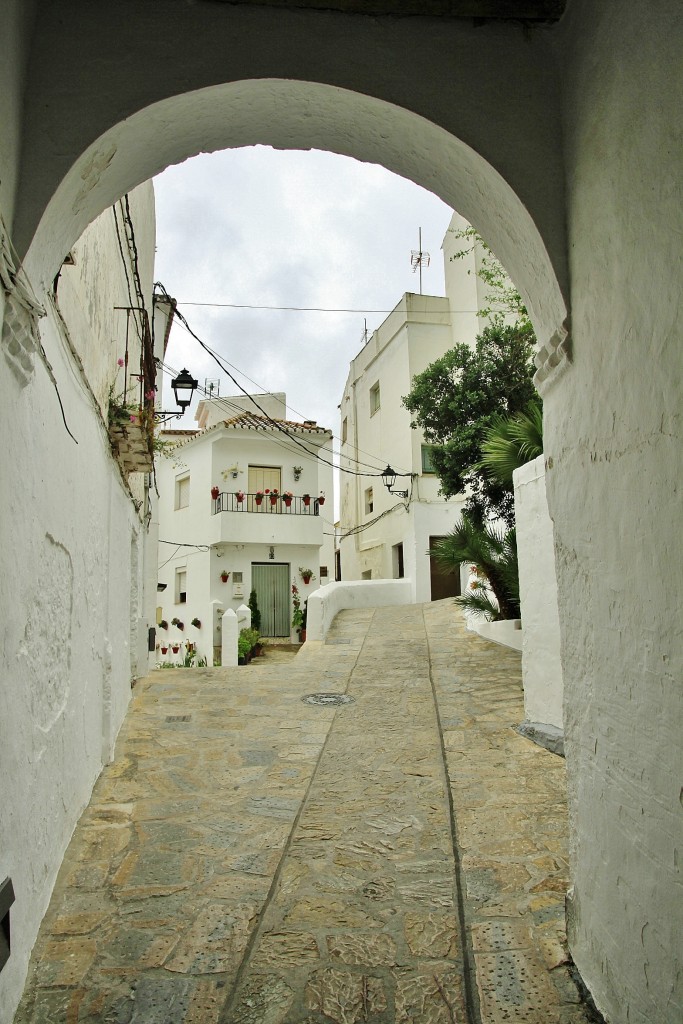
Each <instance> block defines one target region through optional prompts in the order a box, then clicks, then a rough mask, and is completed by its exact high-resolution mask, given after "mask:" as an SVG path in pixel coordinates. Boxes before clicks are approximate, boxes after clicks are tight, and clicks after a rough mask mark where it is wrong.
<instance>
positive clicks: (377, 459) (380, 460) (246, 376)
mask: <svg viewBox="0 0 683 1024" xmlns="http://www.w3.org/2000/svg"><path fill="white" fill-rule="evenodd" d="M179 323H180V326H181V327H182V328H183V330H184V331H186V332H187V333H188V334H191V331H189V329H188V328H187V327H185V325H184V324H183V323H182V322H180V321H179ZM207 348H210V346H207ZM211 351H214V354H216V355H218V353H216V352H215V350H211ZM220 358H221V359H224V361H225V363H226V364H227V365H228V366H230V367H232V369H233V370H235V371H236V372H237V373H239V374H241V376H242V377H244V379H245V380H248V381H249V383H250V384H253V385H254V386H255V387H257V388H259V389H260V391H261V392H262V393H264V394H266V395H269V396H270V397H274V396H273V393H272V391H268V389H267V388H264V387H263V385H262V384H259V382H258V381H256V380H254V379H253V377H250V376H249V374H248V373H245V372H244V370H240V369H239V367H237V366H235V365H234V363H231V362H229V361H228V360H227V359H225V357H224V356H221V357H220ZM177 372H178V371H177V370H176V371H175V373H177ZM290 408H291V409H292V412H294V413H296V415H297V416H301V417H302V418H303V419H306V416H305V414H304V413H302V412H301V411H300V410H299V409H295V408H294V407H293V406H291V407H290ZM332 438H333V440H335V441H339V443H340V444H345V443H346V442H345V441H344V440H343V439H342V438H341V437H339V435H338V434H332ZM357 451H359V452H360V453H361V454H363V455H367V456H368V457H369V458H371V459H374V460H375V462H376V463H378V464H380V465H381V464H382V463H383V462H384V459H383V458H380V456H378V455H374V454H373V453H372V452H367V451H364V450H363V449H362V448H358V449H357ZM345 458H348V459H350V461H352V462H355V464H356V465H357V466H366V467H367V468H368V469H377V466H375V465H373V464H372V463H370V462H364V461H363V460H362V459H357V458H352V457H351V456H348V455H347V456H345ZM336 468H338V467H336V466H335V469H336ZM380 475H381V474H380ZM408 475H409V474H407V473H397V476H408Z"/></svg>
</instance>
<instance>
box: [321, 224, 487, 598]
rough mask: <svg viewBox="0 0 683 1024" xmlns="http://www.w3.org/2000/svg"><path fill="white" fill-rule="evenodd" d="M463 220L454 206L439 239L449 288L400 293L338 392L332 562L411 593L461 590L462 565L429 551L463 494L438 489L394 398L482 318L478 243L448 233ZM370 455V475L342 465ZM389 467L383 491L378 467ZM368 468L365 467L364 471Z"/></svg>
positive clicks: (469, 337) (357, 464)
mask: <svg viewBox="0 0 683 1024" xmlns="http://www.w3.org/2000/svg"><path fill="white" fill-rule="evenodd" d="M467 226H468V225H467V222H466V221H464V220H463V218H462V217H460V216H459V215H458V214H454V215H453V218H452V220H451V223H450V225H449V228H448V231H447V232H446V235H445V237H444V241H443V255H444V269H445V278H446V291H447V296H446V297H444V296H437V295H415V294H413V293H406V294H405V295H404V296H403V298H402V299H401V301H400V302H399V304H398V305H397V306H396V308H395V309H394V310H393V312H392V313H390V315H389V316H388V317H387V319H386V320H385V321H384V323H383V324H382V325H381V326H380V327H379V328H378V329H377V330H376V331H375V332H374V333H373V334H372V336H371V337H370V339H369V340H368V342H367V343H366V344H365V345H364V347H363V348H362V349H361V351H360V352H359V353H358V355H357V356H356V358H355V359H354V360H353V361H352V362H351V366H350V370H349V376H348V378H347V381H346V385H345V387H344V394H343V397H342V401H341V406H340V410H341V440H342V444H341V466H342V473H341V484H340V490H341V519H340V527H339V536H340V538H341V540H340V542H339V562H340V569H341V574H340V578H341V579H343V580H358V579H392V578H393V579H399V578H402V577H406V578H408V579H410V580H411V582H412V586H413V600H415V601H431V600H437V599H438V598H442V597H449V596H453V595H457V594H459V593H460V592H461V587H462V585H463V584H464V582H465V581H464V580H463V581H461V579H460V574H457V573H454V574H444V573H442V572H440V571H439V569H438V567H437V566H436V563H435V560H434V559H433V558H430V556H429V554H428V552H429V550H430V548H432V547H433V545H434V543H435V541H436V540H438V539H439V538H440V537H443V536H444V535H445V534H447V533H448V532H449V531H450V530H451V529H452V528H453V526H454V525H455V522H456V520H457V519H458V517H459V515H460V512H461V510H462V506H463V502H464V497H463V496H462V495H457V496H455V497H453V498H449V499H445V498H443V497H440V496H439V493H438V491H439V483H440V482H439V478H438V477H437V476H436V475H435V473H434V470H433V468H432V465H431V461H430V446H429V445H428V444H426V443H425V441H424V437H423V434H422V431H421V430H413V429H412V428H411V426H410V421H411V415H410V413H409V412H408V410H407V409H406V408H405V407H404V406H403V405H402V404H401V398H402V397H403V395H407V394H408V392H409V391H410V389H411V385H412V379H413V377H415V375H416V374H418V373H421V372H422V371H423V370H425V369H426V368H427V366H428V365H429V364H430V363H432V362H434V360H435V359H438V358H439V357H440V356H442V355H444V353H445V352H447V351H448V350H449V349H450V348H452V347H453V345H455V344H456V343H457V342H464V343H466V344H470V345H472V344H473V343H474V340H475V338H476V336H477V334H478V333H480V331H481V330H482V328H483V326H484V324H483V322H482V319H481V318H480V317H479V316H478V313H477V311H478V310H479V309H481V308H482V307H483V306H484V305H485V295H484V292H485V286H484V285H483V283H482V281H481V279H480V278H479V277H478V276H477V273H476V271H477V269H478V268H479V266H480V265H481V258H482V251H481V249H480V248H474V249H472V251H471V252H469V253H468V254H467V255H466V256H464V257H462V258H461V259H456V258H454V256H455V253H457V252H459V251H461V250H463V249H471V248H472V243H471V242H469V241H468V240H466V239H465V240H463V239H461V238H459V237H457V236H456V234H455V232H456V231H457V230H458V229H463V228H466V227H467ZM373 460H374V462H376V463H377V466H378V468H377V471H376V473H377V474H378V475H376V476H375V477H374V478H373V477H372V476H370V475H368V476H364V475H363V476H356V475H354V474H353V473H345V472H344V469H350V470H352V471H353V470H362V469H363V468H364V467H363V465H362V464H363V463H368V462H372V461H373ZM387 464H389V465H390V466H391V468H392V469H393V470H394V471H395V472H396V473H397V474H401V475H399V476H398V477H397V480H396V483H395V484H394V486H393V490H395V491H396V490H399V491H401V490H407V492H408V496H407V498H405V499H404V498H400V497H398V496H396V495H395V494H390V493H389V491H388V490H387V488H386V487H385V485H384V483H383V481H382V478H381V476H379V474H380V473H381V471H382V470H383V469H384V468H385V466H386V465H387ZM370 473H372V470H371V469H368V474H370Z"/></svg>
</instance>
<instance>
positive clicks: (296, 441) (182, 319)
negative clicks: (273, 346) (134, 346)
mask: <svg viewBox="0 0 683 1024" xmlns="http://www.w3.org/2000/svg"><path fill="white" fill-rule="evenodd" d="M156 287H158V288H159V289H161V291H162V294H163V295H164V296H165V297H166V298H170V296H169V295H168V292H167V291H166V289H165V288H164V286H163V285H162V284H160V283H159V282H157V283H156ZM175 315H176V316H177V317H178V319H179V320H180V322H181V323H182V324H184V325H185V327H186V329H187V331H188V332H189V333H190V334H191V335H192V337H193V338H194V339H195V341H196V342H197V343H198V344H199V345H200V346H201V347H202V348H203V349H204V351H205V352H207V353H208V354H209V355H210V356H211V358H212V359H213V360H214V362H215V363H216V364H217V365H218V366H219V367H220V369H221V370H222V371H223V373H225V374H226V376H228V377H229V378H230V380H231V381H232V382H233V384H234V385H235V387H237V388H239V390H240V391H241V392H242V394H243V395H244V396H245V397H246V398H248V399H249V400H250V401H251V402H252V403H253V405H255V406H256V408H257V409H258V410H259V412H260V413H261V414H262V415H263V416H264V418H265V419H266V420H267V421H268V422H269V423H270V424H271V426H273V427H275V429H276V430H278V431H280V433H282V434H284V435H285V436H286V437H288V438H289V440H290V441H291V442H292V443H293V444H295V445H296V446H297V447H298V448H300V449H301V450H302V451H304V452H305V453H306V454H307V455H309V456H311V455H312V456H315V457H316V458H318V459H320V461H321V462H323V463H325V465H328V466H332V468H333V469H339V471H340V472H342V473H348V474H350V475H352V476H372V477H379V476H381V475H382V474H381V473H361V472H358V471H356V470H353V469H344V468H343V467H341V466H335V465H334V463H332V462H327V461H326V460H325V459H322V458H320V455H319V454H317V453H316V452H312V451H311V449H310V448H307V447H306V446H305V445H304V444H303V443H302V442H301V441H300V440H299V438H297V437H295V436H294V435H293V434H291V433H290V432H289V431H288V430H287V429H286V427H283V426H282V423H281V422H280V421H278V420H275V419H273V418H272V417H271V416H269V415H268V413H267V412H266V411H265V409H263V408H262V407H261V406H260V405H259V403H258V402H257V401H256V399H255V398H254V396H253V395H250V394H249V392H248V391H246V390H245V389H244V388H243V387H242V385H241V384H240V383H239V381H238V380H237V379H236V378H235V377H234V376H233V374H232V373H230V371H229V370H228V369H227V368H226V366H225V365H224V363H223V362H222V360H221V358H219V357H218V355H216V353H215V352H214V351H213V350H212V349H211V348H209V346H208V345H207V344H206V343H205V342H203V341H202V339H201V338H200V337H199V335H198V334H196V333H195V332H194V331H193V330H192V328H191V327H190V325H189V323H188V322H187V319H186V318H185V316H184V315H183V314H182V313H181V312H180V311H179V310H178V309H177V308H176V314H175ZM237 372H238V373H239V372H241V371H237Z"/></svg>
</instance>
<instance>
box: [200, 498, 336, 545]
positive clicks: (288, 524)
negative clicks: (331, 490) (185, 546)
mask: <svg viewBox="0 0 683 1024" xmlns="http://www.w3.org/2000/svg"><path fill="white" fill-rule="evenodd" d="M324 503H325V499H324V498H323V499H322V501H321V499H319V498H309V499H304V498H303V497H292V498H291V499H287V498H285V497H283V496H282V495H281V494H279V495H273V494H264V495H263V496H259V495H257V494H246V493H245V494H244V497H243V498H242V500H241V501H240V500H238V498H237V494H235V492H234V491H230V492H228V491H223V492H222V493H220V494H219V495H218V497H217V498H212V499H211V513H212V515H213V516H215V517H216V519H215V520H214V522H215V523H216V527H217V528H216V529H214V530H213V531H212V533H213V535H214V540H213V542H214V543H221V542H225V541H233V542H239V543H246V544H248V543H265V542H267V543H279V544H317V545H319V544H322V539H323V523H324V519H323V518H322V516H321V514H320V509H321V507H322V505H324ZM219 513H226V514H225V515H223V514H220V515H219Z"/></svg>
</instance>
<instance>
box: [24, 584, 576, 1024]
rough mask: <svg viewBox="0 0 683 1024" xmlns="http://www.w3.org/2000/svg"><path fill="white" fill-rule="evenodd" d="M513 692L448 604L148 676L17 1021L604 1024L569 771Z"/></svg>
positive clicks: (512, 678)
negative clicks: (575, 943) (584, 913)
mask: <svg viewBox="0 0 683 1024" xmlns="http://www.w3.org/2000/svg"><path fill="white" fill-rule="evenodd" d="M520 676H521V672H520V657H519V655H518V654H516V653H515V652H513V651H510V650H508V649H506V648H503V647H500V646H497V645H495V644H492V643H488V642H487V641H484V640H482V639H480V638H479V637H477V636H475V635H474V634H471V633H467V632H466V631H465V629H464V625H463V623H462V619H461V617H460V614H459V613H458V612H457V611H456V609H455V608H454V605H453V602H452V601H442V602H437V603H434V604H431V605H423V606H422V605H421V606H407V607H398V608H381V609H374V610H372V609H371V610H363V611H349V612H343V613H342V614H340V615H339V616H338V617H337V619H336V621H335V624H334V628H333V630H332V631H331V633H330V634H329V636H328V638H327V641H326V643H324V644H307V645H306V646H305V647H304V648H303V649H302V650H301V652H300V653H299V654H298V655H296V656H292V657H291V658H289V659H286V658H284V657H278V658H273V659H272V661H269V660H268V657H267V656H266V657H265V658H263V659H259V660H257V661H254V662H253V663H252V664H251V665H249V666H247V667H240V668H235V669H199V670H178V671H173V672H171V671H157V672H155V673H154V674H153V675H151V676H149V677H148V678H146V679H144V680H142V681H141V682H139V683H138V685H137V686H136V689H135V692H134V696H133V701H132V704H131V708H130V710H129V713H128V716H127V719H126V722H125V724H124V727H123V730H122V732H121V735H120V737H119V741H118V744H117V750H116V759H115V761H114V763H113V764H111V765H110V766H109V767H107V768H106V769H105V770H104V772H103V774H102V776H101V778H100V780H99V782H98V783H97V785H96V787H95V790H94V793H93V797H92V800H91V802H90V805H89V806H88V808H87V810H86V811H85V813H84V814H83V816H82V818H81V820H80V822H79V824H78V827H77V829H76V832H75V834H74V837H73V840H72V842H71V845H70V847H69V850H68V853H67V856H66V859H65V861H64V864H63V866H62V870H61V872H60V876H59V879H58V882H57V885H56V888H55V892H54V895H53V898H52V902H51V905H50V909H49V911H48V913H47V916H46V918H45V920H44V922H43V926H42V929H41V933H40V937H39V939H38V942H37V944H36V947H35V950H34V954H33V959H32V962H31V969H30V974H29V981H28V985H27V988H26V991H25V994H24V998H23V1000H22V1003H21V1006H20V1008H19V1011H18V1013H17V1016H16V1018H15V1020H16V1024H77V1022H78V1024H80V1022H107V1024H263V1022H267V1024H303V1022H306V1024H323V1022H327V1024H329V1022H336V1024H352V1022H366V1021H368V1022H377V1024H379V1022H387V1024H388V1022H396V1024H404V1022H405V1024H408V1022H414V1024H427V1022H429V1024H432V1022H433V1024H441V1022H443V1024H455V1022H466V1024H479V1022H482V1024H498V1022H504V1021H506V1022H520V1024H521V1022H524V1024H536V1022H538V1024H554V1022H556V1024H575V1022H580V1021H585V1020H589V1019H591V1018H590V1017H589V1016H588V1011H587V1009H586V1008H585V1007H584V1005H583V1004H582V1003H581V1002H580V1000H579V996H578V994H577V990H576V988H575V986H574V983H573V982H572V980H571V977H570V973H569V967H568V965H567V963H566V954H565V947H564V944H563V943H564V895H565V892H566V889H567V886H568V868H567V824H566V805H565V791H564V787H565V777H564V761H563V760H562V759H561V758H559V757H557V756H556V755H554V754H551V753H549V752H547V751H546V750H543V749H541V748H540V747H538V746H536V745H534V744H533V743H532V742H530V741H529V740H528V739H526V738H523V737H522V736H520V735H519V734H518V733H517V732H516V731H515V728H514V727H515V725H517V724H519V723H520V722H521V721H522V719H523V708H522V690H521V679H520ZM315 694H318V695H325V694H327V695H329V694H334V695H343V697H342V699H343V700H344V703H338V702H337V701H334V702H331V701H330V698H329V697H327V698H326V697H324V696H323V697H322V702H321V703H315V702H312V698H311V695H315Z"/></svg>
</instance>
